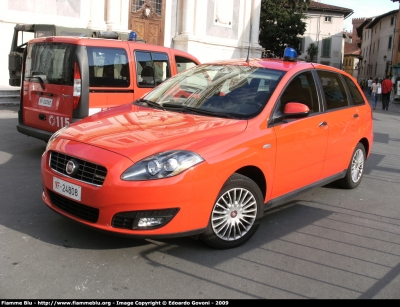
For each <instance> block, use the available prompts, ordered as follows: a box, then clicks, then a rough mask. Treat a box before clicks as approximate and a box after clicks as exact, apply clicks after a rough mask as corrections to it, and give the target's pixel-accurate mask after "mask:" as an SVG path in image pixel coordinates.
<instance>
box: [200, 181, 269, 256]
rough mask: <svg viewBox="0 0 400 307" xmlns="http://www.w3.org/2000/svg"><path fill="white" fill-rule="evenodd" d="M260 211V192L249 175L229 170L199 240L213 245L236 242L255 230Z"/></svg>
mask: <svg viewBox="0 0 400 307" xmlns="http://www.w3.org/2000/svg"><path fill="white" fill-rule="evenodd" d="M262 214H263V195H262V193H261V191H260V189H259V187H258V186H257V184H256V183H255V182H254V181H253V180H251V179H250V178H248V177H246V176H243V175H240V174H233V175H232V176H231V177H230V178H229V179H228V180H227V181H226V182H225V184H224V186H223V187H222V189H221V191H220V193H219V194H218V197H217V200H216V202H215V203H214V206H213V208H212V212H211V216H210V220H209V223H208V226H207V228H206V231H205V232H204V234H203V235H202V240H203V241H204V242H205V243H207V244H208V245H210V246H212V247H214V248H220V249H226V248H233V247H236V246H239V245H241V244H243V243H244V242H246V241H247V240H248V239H250V237H251V236H252V235H253V234H254V233H255V232H256V230H257V228H258V226H259V224H260V221H261V218H262Z"/></svg>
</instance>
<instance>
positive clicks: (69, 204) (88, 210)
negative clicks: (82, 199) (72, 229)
mask: <svg viewBox="0 0 400 307" xmlns="http://www.w3.org/2000/svg"><path fill="white" fill-rule="evenodd" d="M48 192H49V196H50V200H51V203H52V204H53V205H54V206H56V207H57V208H59V209H61V210H63V211H65V212H67V213H69V214H71V215H73V216H76V217H77V218H80V219H82V220H85V221H88V222H91V223H96V222H97V220H98V218H99V209H96V208H92V207H89V206H86V205H82V204H80V203H77V202H75V201H73V200H71V199H68V198H65V197H63V196H61V195H59V194H57V193H54V192H53V191H50V190H49V191H48Z"/></svg>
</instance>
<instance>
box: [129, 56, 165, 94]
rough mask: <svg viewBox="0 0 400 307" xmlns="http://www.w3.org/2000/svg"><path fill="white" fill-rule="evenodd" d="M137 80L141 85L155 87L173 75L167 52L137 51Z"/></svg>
mask: <svg viewBox="0 0 400 307" xmlns="http://www.w3.org/2000/svg"><path fill="white" fill-rule="evenodd" d="M135 59H136V74H137V76H136V82H137V84H138V85H139V86H140V87H155V86H157V85H159V84H160V83H161V82H163V81H165V80H166V79H168V78H170V77H171V69H170V64H169V59H168V56H167V54H165V53H161V52H150V51H135Z"/></svg>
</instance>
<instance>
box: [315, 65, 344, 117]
mask: <svg viewBox="0 0 400 307" xmlns="http://www.w3.org/2000/svg"><path fill="white" fill-rule="evenodd" d="M317 73H318V76H319V78H320V79H321V84H322V90H323V93H324V96H325V102H326V107H327V110H333V109H337V108H342V107H347V106H348V105H349V100H348V98H347V95H346V90H345V88H344V85H343V83H342V80H341V79H340V76H339V74H337V73H333V72H328V71H322V70H319V71H318V72H317Z"/></svg>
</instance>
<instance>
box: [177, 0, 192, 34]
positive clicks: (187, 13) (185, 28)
mask: <svg viewBox="0 0 400 307" xmlns="http://www.w3.org/2000/svg"><path fill="white" fill-rule="evenodd" d="M182 8H183V9H182V16H183V20H182V31H181V33H180V34H182V35H191V34H193V26H194V10H195V0H184V1H183V6H182Z"/></svg>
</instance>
